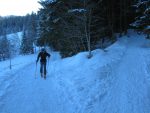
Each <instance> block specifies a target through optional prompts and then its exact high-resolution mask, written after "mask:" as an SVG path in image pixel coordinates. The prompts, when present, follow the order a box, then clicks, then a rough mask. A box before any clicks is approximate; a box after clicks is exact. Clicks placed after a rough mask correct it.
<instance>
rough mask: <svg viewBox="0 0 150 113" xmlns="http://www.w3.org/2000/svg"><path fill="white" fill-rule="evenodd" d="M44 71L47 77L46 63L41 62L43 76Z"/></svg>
mask: <svg viewBox="0 0 150 113" xmlns="http://www.w3.org/2000/svg"><path fill="white" fill-rule="evenodd" d="M43 71H44V75H46V62H41V67H40V73H41V74H42V73H43Z"/></svg>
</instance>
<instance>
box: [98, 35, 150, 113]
mask: <svg viewBox="0 0 150 113" xmlns="http://www.w3.org/2000/svg"><path fill="white" fill-rule="evenodd" d="M143 45H144V42H143V40H142V39H138V42H137V41H136V42H135V38H133V39H131V40H130V42H129V44H128V48H127V51H126V53H125V55H124V56H123V58H122V59H121V60H120V62H119V63H118V65H117V67H116V68H114V69H113V72H112V76H114V80H113V84H111V87H110V89H109V90H110V91H108V95H107V96H106V97H105V100H104V101H103V102H102V103H101V105H102V106H101V108H102V110H101V113H150V98H149V91H150V90H149V89H148V88H149V87H148V81H147V79H146V72H145V67H144V66H145V65H144V63H145V62H144V60H145V58H144V53H145V52H144V48H142V46H143Z"/></svg>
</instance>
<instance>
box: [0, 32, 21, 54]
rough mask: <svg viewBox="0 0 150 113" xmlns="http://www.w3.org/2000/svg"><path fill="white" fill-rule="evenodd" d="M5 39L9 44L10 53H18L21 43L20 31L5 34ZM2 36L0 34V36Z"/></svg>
mask: <svg viewBox="0 0 150 113" xmlns="http://www.w3.org/2000/svg"><path fill="white" fill-rule="evenodd" d="M6 36H7V39H8V41H9V42H10V44H11V48H10V49H11V51H12V54H13V55H14V56H15V55H18V54H19V51H20V45H21V41H22V32H17V33H12V34H7V35H6ZM1 37H2V36H0V38H1ZM13 55H12V56H13Z"/></svg>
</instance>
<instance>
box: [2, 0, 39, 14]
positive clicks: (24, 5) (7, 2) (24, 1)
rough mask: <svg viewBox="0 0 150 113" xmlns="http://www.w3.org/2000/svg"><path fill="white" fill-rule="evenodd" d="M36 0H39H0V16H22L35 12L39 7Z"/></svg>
mask: <svg viewBox="0 0 150 113" xmlns="http://www.w3.org/2000/svg"><path fill="white" fill-rule="evenodd" d="M37 1H40V0H0V16H9V15H16V16H24V15H26V14H27V13H29V14H30V13H31V12H32V11H33V12H37V11H38V10H39V8H40V7H41V6H40V4H39V3H37Z"/></svg>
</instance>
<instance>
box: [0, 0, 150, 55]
mask: <svg viewBox="0 0 150 113" xmlns="http://www.w3.org/2000/svg"><path fill="white" fill-rule="evenodd" d="M39 4H41V6H42V8H41V9H40V10H39V12H38V13H37V14H35V13H32V14H30V15H26V16H9V17H0V35H1V36H2V37H3V38H1V39H0V42H4V41H5V43H3V44H1V45H0V48H3V47H4V46H5V47H7V46H6V45H9V43H8V41H7V36H6V34H10V33H15V32H20V31H21V32H22V36H23V37H22V42H21V47H20V54H31V53H33V43H34V44H36V45H37V46H49V47H51V48H52V49H53V50H55V51H59V52H60V53H61V55H62V57H68V56H72V55H74V54H77V53H78V52H81V51H89V54H88V57H91V56H92V53H91V51H92V50H94V49H97V48H102V49H103V48H105V47H107V46H108V45H110V44H112V43H114V42H115V41H116V40H117V38H119V37H121V36H123V35H126V34H127V31H128V29H135V30H137V31H138V32H139V31H140V32H142V33H145V34H147V38H149V37H150V36H149V35H150V0H53V1H52V0H44V1H40V2H39ZM116 34H117V35H116ZM8 47H9V46H8ZM8 51H9V49H8ZM2 53H4V51H2V50H1V51H0V55H2ZM8 56H10V55H9V54H8V55H7V57H8Z"/></svg>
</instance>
